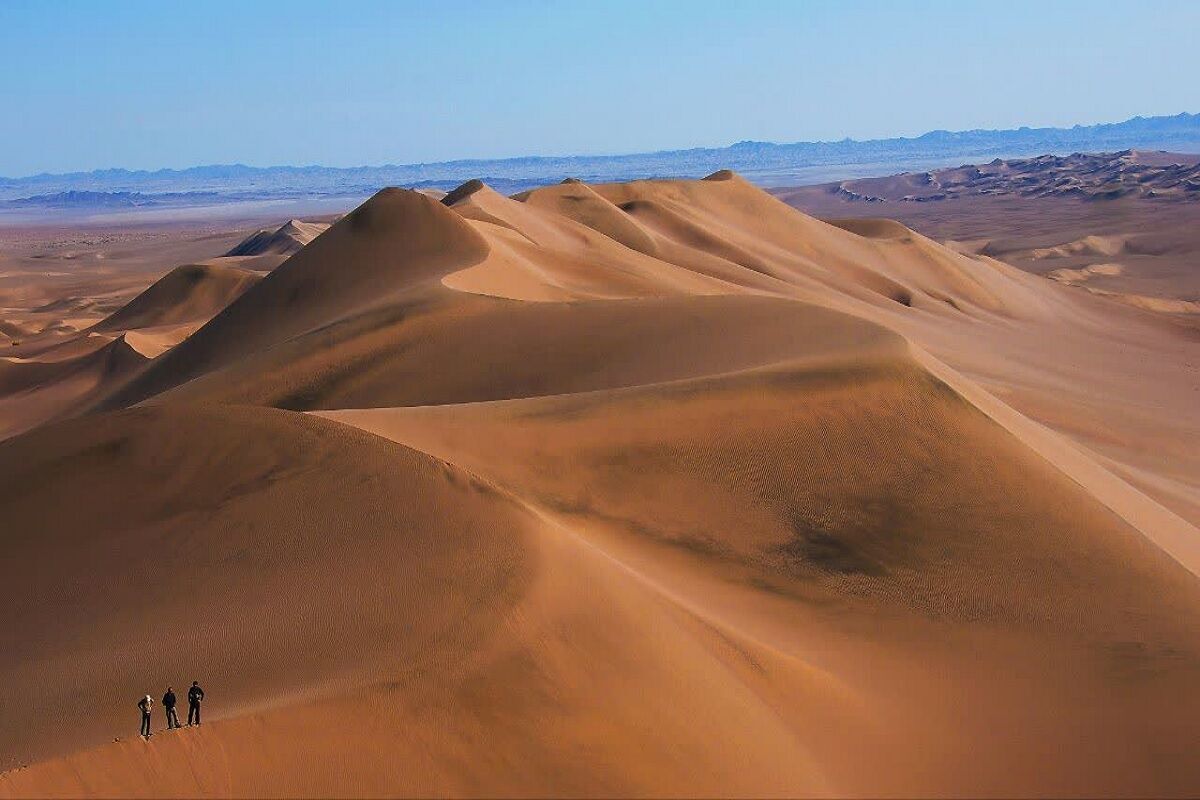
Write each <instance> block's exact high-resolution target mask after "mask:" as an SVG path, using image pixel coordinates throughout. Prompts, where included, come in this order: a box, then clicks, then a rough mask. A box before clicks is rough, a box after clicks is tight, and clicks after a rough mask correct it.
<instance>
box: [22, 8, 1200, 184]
mask: <svg viewBox="0 0 1200 800" xmlns="http://www.w3.org/2000/svg"><path fill="white" fill-rule="evenodd" d="M1197 31H1200V0H1180V1H1179V2H1166V1H1165V0H1164V2H1139V3H1127V2H1106V0H1092V2H1071V1H1069V0H1038V1H1037V2H1026V1H1025V0H1004V1H1003V2H992V1H990V0H958V1H957V2H935V1H934V0H928V1H926V2H921V1H919V0H887V1H886V2H853V0H838V1H837V2H822V1H821V0H809V1H807V2H805V1H804V0H791V1H790V2H766V1H765V0H764V1H763V2H753V1H750V2H735V0H721V1H719V2H707V1H706V0H658V1H657V2H655V1H654V0H628V1H626V0H609V2H588V1H587V0H564V1H563V2H533V1H530V2H522V1H521V0H494V2H473V0H457V1H456V2H404V1H403V0H391V1H389V2H373V0H351V2H348V3H337V2H331V1H330V0H324V1H323V2H306V1H305V0H286V1H285V2H275V1H274V0H243V1H242V2H229V3H226V2H221V1H220V0H204V1H203V2H173V1H172V0H153V1H152V2H140V1H136V0H121V1H118V0H112V1H111V2H88V1H87V0H75V1H74V2H53V0H0V103H2V106H0V175H8V176H19V175H27V174H31V173H35V172H41V171H50V172H62V171H70V170H83V169H93V168H97V167H114V166H120V167H130V168H157V167H184V166H192V165H196V164H212V163H235V162H238V163H245V164H254V165H262V166H265V165H272V164H325V165H329V166H350V165H359V164H383V163H397V164H400V163H411V162H420V161H438V160H447V159H454V158H473V157H503V156H515V155H531V154H546V155H558V154H570V153H589V154H590V153H625V152H637V151H645V150H658V149H675V148H683V147H692V146H720V145H726V144H731V143H733V142H735V141H738V140H741V139H758V140H767V141H781V142H791V141H802V140H817V139H840V138H843V137H846V136H850V137H853V138H856V139H866V138H877V137H886V136H897V135H901V136H907V135H915V134H919V133H922V132H924V131H927V130H930V129H936V128H944V129H949V130H960V129H967V128H1003V127H1018V126H1020V125H1026V124H1027V125H1033V126H1038V125H1072V124H1075V123H1085V124H1086V123H1092V122H1108V121H1119V120H1122V119H1126V118H1128V117H1131V116H1134V115H1137V114H1141V115H1146V116H1149V115H1153V114H1175V113H1178V112H1180V111H1190V112H1195V111H1200V80H1197V78H1198V77H1200V46H1197V39H1196V37H1197Z"/></svg>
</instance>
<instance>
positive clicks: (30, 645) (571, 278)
mask: <svg viewBox="0 0 1200 800" xmlns="http://www.w3.org/2000/svg"><path fill="white" fill-rule="evenodd" d="M172 280H174V279H172ZM160 283H161V284H166V285H168V286H170V285H171V283H170V281H168V280H167V279H164V281H163V282H160ZM220 285H221V286H225V285H226V284H225V283H221V284H220ZM149 294H150V292H147V295H149ZM160 294H169V295H170V297H169V298H168V300H170V301H171V302H165V301H163V302H160V301H157V300H156V302H154V303H150V302H149V301H145V302H144V303H142V305H143V306H146V308H150V309H153V313H151V312H150V311H146V309H145V308H141V307H139V308H134V309H133V310H131V311H128V312H127V316H128V317H129V318H131V319H132V318H135V317H137V318H139V319H140V315H141V314H142V313H143V312H145V313H149V314H150V317H149V321H155V320H161V319H163V318H164V317H163V316H162V314H168V315H169V314H177V313H179V314H182V313H183V312H182V311H179V312H177V311H176V310H175V309H178V308H193V307H198V305H204V303H202V302H200V299H201V298H198V297H197V298H195V302H194V303H193V297H192V295H191V294H189V293H188V292H186V291H182V292H170V293H167V292H165V290H163V291H162V292H160ZM206 296H207V295H206ZM151 299H154V298H151ZM205 302H207V300H206V301H205ZM132 305H133V304H131V306H132ZM1110 305H1111V304H1106V303H1104V302H1103V301H1101V300H1098V299H1096V298H1094V297H1091V296H1088V295H1086V294H1084V293H1079V292H1073V291H1072V290H1070V289H1069V288H1068V287H1063V286H1060V285H1058V284H1056V283H1054V282H1052V281H1048V280H1045V279H1042V278H1038V277H1035V276H1030V275H1027V274H1025V273H1020V272H1018V271H1017V270H1014V269H1012V268H1010V267H1007V266H1005V265H1003V264H1001V263H1000V262H997V261H994V260H993V259H990V258H988V257H986V256H973V255H964V254H962V253H959V252H956V251H953V250H951V249H948V248H946V247H943V246H942V245H940V244H938V243H936V242H933V241H931V240H929V239H926V238H925V237H922V236H920V235H919V234H916V233H913V232H912V231H910V230H909V229H908V228H905V227H904V226H901V225H899V224H896V223H893V222H889V221H886V220H874V221H867V222H861V221H860V222H851V223H838V224H827V223H824V222H820V221H818V220H816V219H813V218H811V217H808V216H806V215H804V214H801V213H799V212H797V211H795V210H793V209H791V208H789V207H787V206H786V205H784V204H782V203H780V202H779V201H777V200H775V199H774V198H772V197H770V196H769V195H767V194H765V193H763V192H761V191H760V190H758V189H756V188H754V187H753V186H751V185H750V184H748V183H747V182H745V181H743V180H741V179H740V178H739V177H737V176H736V175H733V174H732V173H727V172H722V173H717V174H715V175H713V176H710V178H709V179H706V180H703V181H636V182H633V183H629V184H611V185H596V186H592V185H585V184H582V183H579V182H574V181H572V182H565V183H563V184H559V185H556V186H550V187H545V188H542V189H536V190H534V191H532V192H529V193H525V194H523V195H518V196H515V197H511V198H509V197H503V196H501V195H499V194H498V193H496V192H494V191H492V190H491V189H490V188H489V187H487V186H486V185H484V184H483V183H482V182H479V181H472V182H469V183H467V184H464V185H463V186H462V187H460V188H459V189H457V190H455V191H454V192H451V193H449V194H448V195H446V197H445V198H443V199H442V201H440V202H439V201H438V200H436V199H434V198H431V197H428V196H426V195H424V194H421V193H416V192H406V191H402V190H385V191H383V192H381V193H380V194H378V195H376V196H375V197H374V198H372V199H371V200H369V201H368V202H367V203H365V204H364V205H363V206H361V207H360V208H359V209H357V210H356V211H354V212H353V213H351V214H349V215H348V216H346V217H345V218H343V219H341V220H340V221H339V222H337V223H336V224H334V225H333V226H332V227H331V228H330V229H329V230H328V231H327V232H325V233H323V234H322V235H321V236H319V237H318V238H316V239H315V240H313V241H312V242H311V243H310V244H309V245H308V246H306V247H304V248H303V249H302V250H300V251H299V252H297V253H296V254H295V255H293V256H292V257H291V258H290V259H288V260H287V261H286V262H285V263H283V264H282V265H281V266H280V267H278V268H277V269H276V270H275V271H274V272H272V273H271V274H270V275H268V276H267V277H265V278H263V279H262V280H260V281H257V282H256V283H254V285H253V286H251V287H250V288H248V289H246V290H245V291H244V292H242V293H240V294H239V295H238V296H237V297H236V299H233V300H232V302H230V303H229V304H228V306H226V307H225V308H224V309H223V310H221V311H220V312H219V313H217V314H216V315H215V316H214V317H213V318H212V319H211V320H209V321H208V322H206V323H205V324H204V325H203V326H202V327H200V329H199V330H198V331H196V332H195V333H194V334H193V335H191V336H190V337H188V338H187V339H186V340H184V341H183V342H182V343H180V344H179V345H178V346H175V347H173V348H172V349H170V350H167V351H166V352H164V353H162V354H161V355H159V356H157V357H156V358H154V359H153V360H151V361H149V362H148V363H147V362H146V360H145V359H144V358H143V357H141V356H140V355H139V356H138V359H140V360H138V359H133V358H132V357H130V358H128V359H126V358H125V356H128V353H126V352H125V350H130V351H132V348H131V347H130V344H129V341H130V340H126V339H116V340H113V342H112V343H110V344H104V345H101V346H100V349H97V345H95V344H94V343H88V342H84V344H86V345H87V346H86V347H84V346H83V345H81V344H79V341H82V340H79V341H76V342H75V344H73V345H71V346H72V347H75V348H77V350H78V352H77V350H70V351H69V353H68V351H66V350H64V351H63V352H64V356H63V358H62V359H60V360H57V361H55V362H53V363H51V362H49V361H47V362H45V363H41V364H32V363H16V362H10V363H7V364H0V367H3V369H0V386H2V387H3V388H4V391H5V392H6V393H7V396H14V397H15V396H19V395H21V393H23V392H29V391H38V387H40V386H43V385H46V384H47V383H53V382H55V381H60V380H61V375H60V373H63V374H65V373H66V372H68V371H70V370H72V369H76V368H77V367H75V366H74V364H75V363H76V361H79V362H80V363H87V364H89V365H92V366H90V367H89V369H90V370H91V372H89V373H88V374H89V375H92V374H93V373H103V374H104V375H109V374H111V375H112V377H111V379H109V378H104V379H103V380H100V379H94V380H93V379H89V380H91V383H89V384H88V386H87V387H86V391H81V393H79V394H78V396H77V397H75V399H74V400H73V401H72V402H74V403H76V404H77V405H74V406H71V407H70V408H69V409H65V410H64V412H63V413H64V414H68V413H80V412H82V411H84V410H86V411H88V413H87V414H86V415H85V416H83V417H81V418H80V419H77V420H70V421H66V422H59V423H56V424H53V425H46V426H43V427H41V428H39V429H37V430H33V431H30V432H28V433H25V434H23V435H21V436H18V437H16V438H13V439H11V440H9V441H6V442H3V443H0V518H3V519H4V520H5V521H6V525H5V526H4V529H3V542H2V546H3V548H4V552H5V556H6V557H5V559H3V560H0V596H2V598H3V600H4V603H5V607H7V608H10V609H13V613H11V614H10V615H8V618H7V621H5V622H4V623H2V624H0V682H2V685H4V686H5V687H6V690H7V691H6V695H5V696H6V698H12V699H11V700H9V699H6V700H5V702H4V715H5V721H6V724H5V725H4V726H0V763H2V764H3V765H4V767H14V766H16V765H24V764H28V765H29V766H26V767H24V768H21V769H9V770H8V771H7V772H3V773H2V774H0V796H25V795H30V794H33V795H60V796H113V795H146V796H163V795H174V796H196V795H208V796H214V795H215V796H313V795H339V796H341V795H367V796H396V795H402V796H427V795H467V796H481V795H491V796H514V795H519V796H528V795H535V796H558V795H572V796H584V795H586V796H597V795H599V796H612V795H616V796H696V795H736V796H776V795H782V796H796V795H801V796H881V795H889V796H894V795H901V796H1046V795H1053V796H1060V795H1073V796H1095V795H1127V796H1130V795H1140V796H1146V795H1152V796H1190V795H1194V794H1195V793H1196V789H1197V787H1200V762H1198V761H1197V760H1196V759H1195V758H1194V754H1193V750H1194V747H1193V743H1194V742H1195V741H1196V739H1197V736H1198V735H1200V695H1198V694H1197V693H1196V692H1195V691H1194V690H1195V687H1196V686H1197V685H1198V683H1200V578H1198V577H1197V575H1196V574H1195V572H1194V571H1193V570H1194V568H1195V565H1196V564H1197V563H1200V561H1197V560H1196V559H1195V558H1192V557H1191V554H1192V553H1193V551H1192V550H1190V549H1187V548H1188V547H1190V545H1189V542H1190V541H1191V539H1192V538H1196V537H1193V536H1192V534H1193V533H1194V530H1193V529H1192V526H1191V523H1190V522H1188V521H1187V520H1185V519H1184V518H1182V517H1177V516H1170V519H1171V520H1172V525H1173V527H1172V529H1171V531H1170V534H1171V536H1172V537H1174V538H1173V539H1172V542H1173V544H1172V546H1171V547H1169V548H1167V549H1164V548H1163V547H1162V546H1160V544H1161V543H1162V541H1163V539H1162V537H1161V536H1159V534H1161V533H1162V531H1159V530H1156V529H1155V525H1156V524H1157V522H1156V521H1161V520H1163V519H1167V518H1168V515H1169V512H1166V511H1165V510H1163V509H1161V508H1159V507H1158V506H1157V505H1155V503H1156V501H1155V500H1153V499H1152V498H1150V497H1148V496H1147V495H1144V494H1143V493H1142V492H1143V491H1151V489H1148V488H1147V487H1161V486H1164V485H1166V486H1169V487H1171V488H1170V491H1163V492H1162V493H1161V494H1162V496H1170V497H1173V498H1175V499H1176V500H1178V501H1179V505H1177V506H1176V507H1186V506H1187V502H1188V501H1187V498H1188V497H1190V494H1189V492H1191V491H1192V489H1193V487H1196V486H1200V464H1197V463H1196V462H1195V460H1194V456H1193V455H1189V453H1190V448H1189V443H1190V442H1193V441H1198V440H1200V419H1198V418H1197V415H1196V412H1195V410H1194V409H1193V408H1190V407H1189V404H1188V402H1187V397H1188V396H1189V395H1188V392H1189V391H1193V388H1192V387H1193V386H1194V382H1193V383H1189V381H1192V380H1193V378H1192V377H1189V376H1192V373H1190V372H1188V367H1187V364H1188V363H1190V362H1189V361H1188V359H1189V358H1190V357H1191V356H1190V355H1189V353H1191V352H1192V351H1190V350H1189V349H1188V346H1189V345H1192V344H1194V343H1193V342H1191V341H1190V340H1185V339H1184V338H1182V337H1181V335H1180V334H1179V332H1178V331H1177V330H1168V329H1167V328H1164V327H1155V325H1154V324H1151V323H1149V322H1147V321H1146V320H1145V319H1143V318H1142V317H1139V316H1137V313H1136V312H1134V311H1132V310H1130V309H1124V308H1120V307H1116V306H1112V307H1110ZM1113 308H1116V309H1117V310H1116V311H1113ZM164 309H165V310H166V311H164ZM134 312H138V313H137V314H135V313H134ZM188 313H190V312H188ZM1114 315H1115V316H1114ZM171 318H174V317H171ZM94 335H95V334H94ZM134 335H135V334H129V336H131V337H132V336H134ZM134 341H135V342H136V340H134ZM122 347H123V348H124V349H122ZM86 359H90V360H88V361H86V362H85V361H83V360H86ZM93 361H94V362H95V364H93ZM110 362H111V364H115V365H116V366H111V367H110V368H106V367H105V366H104V365H106V364H110ZM121 365H125V366H121ZM1110 367H1111V369H1110ZM106 369H107V371H106ZM43 372H44V373H45V374H44V375H43ZM939 376H940V377H939ZM951 384H953V386H954V388H951ZM1160 384H1161V389H1162V391H1163V392H1164V397H1163V398H1162V399H1158V400H1155V401H1154V402H1150V401H1147V400H1145V399H1144V398H1143V399H1139V395H1138V390H1139V389H1144V387H1145V386H1147V385H1156V386H1157V385H1160ZM1100 395H1102V396H1104V397H1111V398H1113V399H1112V400H1111V405H1110V406H1105V407H1104V408H1103V409H1102V411H1103V413H1101V412H1095V414H1094V415H1093V412H1092V410H1091V409H1092V406H1088V405H1085V402H1094V401H1086V398H1087V397H1091V396H1100ZM1055 398H1060V401H1059V404H1058V405H1056V404H1055V403H1056V401H1055ZM3 402H6V401H5V400H0V403H3ZM1018 408H1033V409H1036V410H1037V411H1038V413H1039V414H1041V415H1042V416H1043V417H1046V418H1057V419H1060V420H1066V422H1065V423H1063V424H1062V425H1061V426H1060V427H1061V428H1062V429H1065V430H1066V431H1067V432H1066V433H1062V432H1061V431H1060V433H1059V434H1055V435H1061V436H1063V437H1071V436H1074V435H1075V434H1073V433H1072V431H1095V430H1097V429H1099V428H1100V427H1102V426H1101V424H1100V423H1097V422H1096V420H1102V421H1106V422H1107V421H1108V420H1114V422H1113V423H1112V424H1111V425H1106V426H1105V427H1104V430H1105V433H1106V434H1107V435H1109V436H1110V437H1111V438H1112V439H1113V440H1114V441H1116V442H1117V443H1118V444H1119V445H1120V446H1119V447H1114V448H1113V449H1112V450H1105V451H1103V452H1104V454H1101V453H1100V452H1098V451H1096V450H1093V449H1092V440H1090V439H1087V438H1085V437H1084V435H1083V434H1079V435H1078V438H1069V439H1068V438H1063V439H1055V438H1054V436H1052V435H1050V434H1048V433H1047V431H1046V430H1045V428H1043V427H1041V426H1040V423H1038V424H1035V423H1034V422H1032V421H1031V420H1029V419H1026V418H1025V417H1023V416H1022V414H1021V413H1020V412H1019V411H1018V410H1017V409H1018ZM1081 408H1082V409H1084V411H1083V412H1080V411H1079V409H1081ZM1113 409H1117V411H1114V410H1113ZM298 412H313V413H298ZM1106 414H1107V415H1109V416H1106ZM1055 415H1057V417H1055ZM1163 417H1169V418H1170V420H1171V422H1170V424H1169V425H1168V424H1167V423H1164V422H1162V421H1161V419H1160V418H1163ZM1072 426H1073V427H1072ZM1065 441H1070V442H1071V443H1072V447H1071V449H1070V452H1069V454H1067V455H1064V453H1063V452H1059V451H1058V450H1056V449H1055V448H1056V442H1065ZM1139 442H1141V443H1143V444H1145V443H1148V442H1149V443H1153V447H1154V448H1155V453H1156V459H1149V460H1138V461H1134V460H1129V461H1124V460H1122V459H1123V458H1124V454H1125V453H1127V452H1132V451H1133V450H1134V449H1135V448H1136V447H1137V443H1139ZM1168 442H1173V444H1169V443H1168ZM1143 449H1145V448H1143ZM1064 452H1065V451H1064ZM1131 476H1136V480H1135V478H1134V477H1131ZM1156 496H1159V495H1156ZM1130 509H1134V511H1130ZM1139 509H1140V510H1145V509H1151V510H1152V511H1155V513H1147V514H1139V513H1135V512H1137V511H1138V510H1139ZM1159 511H1161V512H1162V513H1157V512H1159ZM1197 547H1200V545H1197ZM1181 548H1182V549H1181ZM1189 567H1191V568H1189ZM63 587H67V590H64V588H63ZM192 678H196V679H199V680H201V681H202V682H204V683H205V684H206V689H207V690H208V691H209V692H210V695H211V702H210V703H209V705H208V709H209V710H208V712H207V713H208V714H209V715H210V716H209V717H207V718H206V723H205V725H204V726H203V727H202V728H201V729H200V730H190V731H184V732H172V733H169V734H167V733H163V734H160V735H156V736H154V737H153V739H152V740H151V741H150V742H148V743H147V742H142V741H141V740H139V739H136V738H133V737H132V733H133V731H134V730H136V727H135V726H136V724H137V715H136V709H135V708H134V706H133V704H134V702H136V699H137V698H138V697H140V696H141V695H142V694H143V693H145V692H147V691H149V692H151V693H153V694H156V695H160V694H161V693H162V691H163V690H164V689H165V687H166V685H167V684H168V683H170V684H174V685H175V687H176V689H180V688H181V687H182V686H183V685H185V683H186V682H187V681H190V680H191V679H192ZM33 698H35V699H36V702H35V701H34V700H33ZM81 707H82V709H86V713H84V712H83V710H82V709H81ZM116 736H120V737H121V741H116V742H114V741H112V739H113V738H114V737H116Z"/></svg>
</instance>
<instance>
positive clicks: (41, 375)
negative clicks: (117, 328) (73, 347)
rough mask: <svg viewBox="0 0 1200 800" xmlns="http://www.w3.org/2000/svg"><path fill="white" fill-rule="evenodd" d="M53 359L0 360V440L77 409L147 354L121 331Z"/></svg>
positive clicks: (143, 360) (133, 368) (115, 383)
mask: <svg viewBox="0 0 1200 800" xmlns="http://www.w3.org/2000/svg"><path fill="white" fill-rule="evenodd" d="M89 347H90V349H89V350H84V351H83V352H82V353H81V354H78V355H74V354H72V355H65V356H63V357H61V358H58V359H55V360H43V359H40V358H39V359H17V358H5V359H0V439H3V438H6V437H8V436H12V435H14V434H17V433H20V432H22V431H25V430H28V429H30V428H32V427H34V426H36V425H40V424H42V423H45V422H47V421H49V420H52V419H56V418H58V417H60V416H63V415H69V414H71V413H73V412H77V411H78V410H80V409H81V408H84V407H87V406H88V405H90V404H91V403H93V402H95V401H96V400H97V399H98V398H101V397H103V396H104V395H105V394H106V393H107V392H109V391H112V389H113V387H116V386H120V385H122V384H123V383H124V382H125V381H126V380H128V379H129V378H130V377H131V376H132V375H135V374H137V372H138V371H139V370H140V369H142V368H143V367H144V366H145V364H146V363H147V361H148V359H147V358H146V357H145V356H144V355H143V354H142V353H140V352H139V351H138V350H136V349H135V348H134V347H132V346H131V345H130V343H129V342H128V341H127V340H126V336H125V335H124V334H122V335H120V336H117V337H106V336H101V335H98V334H97V335H93V336H92V337H90V340H89Z"/></svg>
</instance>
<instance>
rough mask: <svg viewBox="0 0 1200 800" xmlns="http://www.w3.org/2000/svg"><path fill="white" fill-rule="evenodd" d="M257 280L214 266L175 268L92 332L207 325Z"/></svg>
mask: <svg viewBox="0 0 1200 800" xmlns="http://www.w3.org/2000/svg"><path fill="white" fill-rule="evenodd" d="M261 277H262V276H261V275H259V274H258V273H256V272H251V271H250V270H245V269H239V268H237V267H229V266H221V265H214V264H188V265H186V266H182V267H176V268H175V269H173V270H171V271H170V272H168V273H167V274H166V275H165V276H163V277H162V278H161V279H160V280H159V281H157V282H156V283H155V284H154V285H153V286H151V287H150V288H149V289H147V290H146V291H144V292H142V293H141V294H139V295H138V296H137V297H135V298H134V299H133V300H131V301H129V303H128V304H126V305H124V306H122V307H121V308H120V309H119V310H118V311H116V312H114V313H113V314H110V315H109V316H108V317H106V318H105V319H104V321H103V322H100V323H99V324H97V325H96V328H95V329H96V330H98V331H114V330H121V331H123V330H131V329H135V328H153V327H158V326H162V325H178V324H182V323H185V322H207V321H208V320H209V319H210V318H212V317H213V315H215V314H216V313H217V312H219V311H221V310H222V309H223V308H225V306H227V305H229V304H230V303H231V302H233V301H234V300H235V299H237V298H238V297H239V296H240V295H241V294H242V293H243V292H245V291H246V290H247V289H249V288H250V287H251V286H253V285H254V284H255V283H256V282H258V281H259V280H260V279H261Z"/></svg>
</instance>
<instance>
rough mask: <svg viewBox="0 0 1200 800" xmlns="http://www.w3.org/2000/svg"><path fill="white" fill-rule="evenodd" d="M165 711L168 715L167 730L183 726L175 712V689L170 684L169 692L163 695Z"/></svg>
mask: <svg viewBox="0 0 1200 800" xmlns="http://www.w3.org/2000/svg"><path fill="white" fill-rule="evenodd" d="M163 711H164V712H166V715H167V730H171V728H179V727H182V726H181V725H180V724H179V715H178V714H176V713H175V690H174V689H172V688H171V687H170V686H168V687H167V693H166V694H164V695H163Z"/></svg>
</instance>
